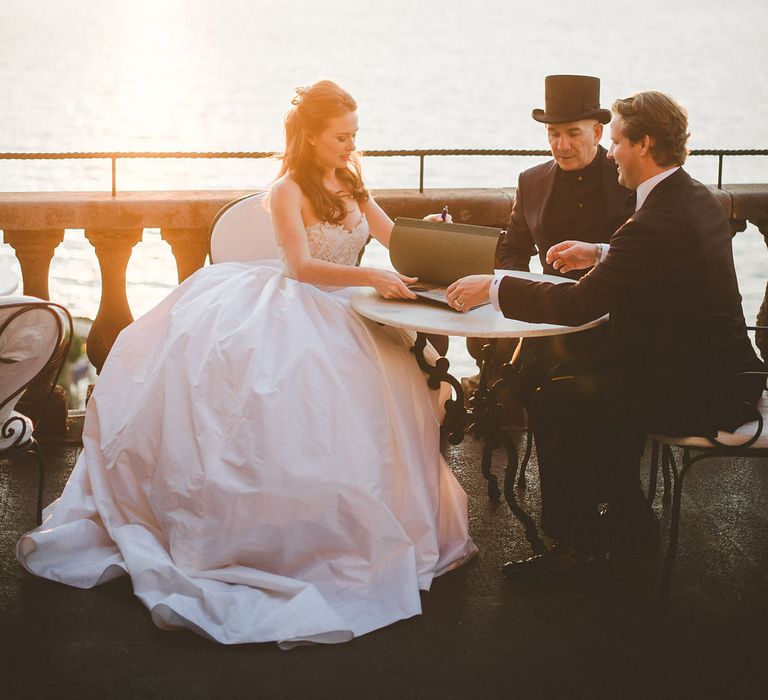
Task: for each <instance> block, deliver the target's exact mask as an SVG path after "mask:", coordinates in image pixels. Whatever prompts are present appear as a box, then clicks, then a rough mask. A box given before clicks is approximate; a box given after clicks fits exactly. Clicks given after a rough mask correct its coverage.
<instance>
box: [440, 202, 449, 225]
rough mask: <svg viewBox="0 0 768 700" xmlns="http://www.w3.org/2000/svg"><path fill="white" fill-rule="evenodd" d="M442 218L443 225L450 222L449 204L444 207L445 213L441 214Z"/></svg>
mask: <svg viewBox="0 0 768 700" xmlns="http://www.w3.org/2000/svg"><path fill="white" fill-rule="evenodd" d="M440 218H441V219H442V220H443V223H445V222H446V221H447V220H448V205H447V204H446V205H445V206H444V207H443V211H442V212H441V213H440Z"/></svg>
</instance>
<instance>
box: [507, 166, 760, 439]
mask: <svg viewBox="0 0 768 700" xmlns="http://www.w3.org/2000/svg"><path fill="white" fill-rule="evenodd" d="M499 304H500V307H501V309H502V311H503V313H504V315H505V316H507V317H510V318H517V319H522V320H525V321H533V322H545V323H557V324H566V325H579V324H582V323H585V322H587V321H590V320H592V319H595V318H598V317H600V316H602V315H604V314H606V313H609V314H610V339H609V353H608V369H609V371H610V372H614V373H618V374H617V376H619V375H621V376H622V377H624V378H626V377H629V378H631V380H632V381H631V384H630V385H631V386H633V387H636V388H637V394H636V395H634V396H628V397H627V400H629V401H636V402H637V403H638V406H640V407H641V409H642V412H643V415H644V416H645V419H646V420H647V421H648V426H647V428H648V429H649V430H658V431H663V432H666V433H672V434H698V435H712V434H714V433H715V431H716V428H717V427H726V426H727V425H730V424H732V423H733V422H735V421H738V417H737V416H734V415H730V414H729V415H727V416H723V415H720V414H719V413H718V409H717V405H719V404H721V403H722V402H721V401H720V399H717V400H715V399H713V398H712V394H711V392H710V389H709V388H710V387H711V386H712V385H713V382H714V381H715V380H717V379H719V378H722V377H725V376H727V375H730V374H733V373H735V372H740V371H745V370H757V369H763V366H762V363H761V362H760V361H759V360H758V359H757V356H756V355H755V352H754V350H753V348H752V345H751V343H750V342H749V339H748V337H747V333H746V329H745V323H744V316H743V312H742V308H741V296H740V294H739V290H738V286H737V281H736V273H735V270H734V264H733V255H732V250H731V229H730V225H729V222H728V219H727V218H726V216H725V213H724V211H723V209H722V207H721V206H720V204H719V203H718V202H717V200H716V199H715V197H714V196H713V195H712V193H711V192H710V191H709V190H708V189H707V188H706V187H705V186H704V185H702V184H701V183H699V182H697V181H696V180H693V179H692V178H691V177H690V176H689V175H688V174H687V173H686V172H685V171H684V170H682V169H680V170H678V171H676V172H675V173H673V174H672V175H670V176H669V177H667V178H666V179H664V180H662V181H661V182H660V183H659V184H658V185H656V186H655V187H654V188H653V189H652V190H651V192H650V194H649V196H648V198H647V199H646V201H645V203H644V204H643V206H642V207H641V209H639V210H638V211H637V212H635V213H634V214H633V215H632V216H631V218H630V219H629V220H628V221H627V222H626V223H625V224H624V225H623V226H621V227H620V228H619V229H618V231H616V232H615V233H614V235H613V236H612V237H611V239H610V251H609V252H608V254H607V256H606V257H605V259H604V260H603V262H601V263H600V264H599V265H597V266H596V267H594V268H593V269H592V270H591V271H590V272H589V273H588V274H586V275H585V276H584V277H582V278H581V280H580V281H579V282H578V283H577V284H573V285H553V284H548V283H540V282H530V281H528V280H522V279H515V278H512V277H507V278H505V279H504V280H503V281H502V282H501V284H500V287H499ZM763 381H764V380H763ZM736 391H737V393H740V394H743V398H748V399H749V400H750V401H751V400H754V399H756V397H757V396H758V395H759V391H760V387H759V385H757V384H754V385H751V386H749V387H741V388H739V389H738V390H736ZM720 398H722V397H720Z"/></svg>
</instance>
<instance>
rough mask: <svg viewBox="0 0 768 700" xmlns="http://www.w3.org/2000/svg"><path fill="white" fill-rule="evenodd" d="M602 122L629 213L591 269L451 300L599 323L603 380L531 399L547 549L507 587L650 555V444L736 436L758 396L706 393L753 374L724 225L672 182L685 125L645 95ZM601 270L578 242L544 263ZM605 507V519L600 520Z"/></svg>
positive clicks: (481, 282)
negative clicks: (644, 473) (567, 280)
mask: <svg viewBox="0 0 768 700" xmlns="http://www.w3.org/2000/svg"><path fill="white" fill-rule="evenodd" d="M612 111H613V118H612V121H611V147H610V151H609V157H610V158H612V159H613V160H615V162H616V164H617V166H618V179H619V183H621V184H622V185H624V186H625V187H628V188H630V189H632V190H635V191H636V194H637V201H636V205H635V212H634V214H633V215H632V216H631V217H630V219H629V220H628V221H627V222H626V223H625V224H624V225H623V226H621V227H620V228H619V229H618V230H617V231H616V233H615V234H614V235H613V236H612V237H611V239H610V242H609V245H608V246H607V250H606V251H604V252H603V255H602V259H601V260H600V261H599V263H598V264H597V265H595V267H594V268H593V269H592V270H591V271H590V272H589V273H588V274H587V275H585V276H584V277H582V278H581V279H580V280H579V281H578V282H577V283H576V284H573V285H554V284H548V283H541V282H531V281H529V280H523V279H516V278H514V277H509V276H507V277H505V276H503V273H499V274H498V275H497V276H495V277H494V276H489V275H475V276H472V277H465V278H463V279H461V280H458V281H457V282H455V283H454V284H453V285H451V287H449V290H448V300H449V302H450V303H451V304H453V306H454V307H455V308H456V309H461V310H465V311H466V310H467V309H470V308H472V307H473V306H476V305H477V304H479V303H481V302H483V301H487V300H488V298H489V296H490V299H491V301H492V303H493V304H494V306H496V308H498V309H500V310H501V311H502V313H503V314H504V315H505V316H507V317H509V318H516V319H521V320H524V321H532V322H544V323H556V324H565V325H580V324H582V323H585V322H587V321H590V320H592V319H594V318H598V317H599V316H602V315H603V314H606V313H610V339H609V350H608V357H607V360H606V362H605V363H604V366H603V367H601V368H593V369H591V370H585V371H584V372H583V373H581V374H577V375H576V376H572V377H567V378H561V379H560V380H554V381H552V382H550V383H548V384H545V385H544V386H543V387H541V389H540V390H539V391H537V392H536V393H535V396H534V401H533V405H532V411H533V413H534V420H535V421H536V425H537V427H538V429H539V430H538V432H537V450H538V462H539V470H540V475H541V498H542V529H543V530H544V531H545V532H546V533H547V534H548V535H550V536H552V537H553V538H554V539H555V541H556V544H555V545H554V546H553V547H552V548H551V549H550V550H548V551H547V552H545V553H544V554H542V555H539V556H535V557H532V558H530V559H526V560H523V561H517V562H509V563H507V564H505V565H504V573H505V574H506V575H507V576H510V577H541V576H551V575H554V574H562V573H564V572H570V571H574V570H577V569H582V568H585V567H591V566H594V565H597V564H600V563H604V562H605V561H607V559H608V554H609V552H610V550H616V549H628V548H629V549H631V548H632V547H631V545H632V544H637V545H638V547H637V548H638V549H639V548H640V547H641V546H642V545H643V544H644V543H645V542H649V543H650V541H651V540H653V537H654V534H655V529H654V528H655V526H656V522H655V518H654V515H653V511H652V510H651V508H650V506H649V505H648V503H647V501H646V500H645V498H644V497H643V493H642V491H641V488H640V482H639V477H638V473H639V464H640V458H641V456H642V452H643V447H644V442H645V435H646V434H647V433H649V432H661V433H666V434H672V435H704V436H714V435H715V434H716V432H717V430H718V428H730V429H733V428H735V427H736V426H737V425H740V424H741V423H743V422H745V419H744V418H743V417H742V415H740V412H739V409H738V404H739V402H740V401H748V402H750V403H752V404H754V403H755V402H756V401H757V398H758V397H759V395H760V393H761V391H762V384H763V383H764V380H763V379H761V378H758V379H756V380H755V381H751V382H749V383H746V384H743V385H741V386H736V387H732V388H731V389H729V390H728V391H727V392H726V391H725V390H720V391H714V390H713V387H716V386H718V381H719V380H722V379H724V378H725V377H727V376H729V375H731V374H734V373H737V372H741V371H746V370H759V369H763V366H762V363H761V362H760V361H759V360H758V359H757V356H756V355H755V352H754V350H753V348H752V345H751V343H750V342H749V339H748V337H747V333H746V328H745V323H744V316H743V312H742V309H741V297H740V295H739V290H738V286H737V282H736V273H735V270H734V265H733V256H732V250H731V229H730V226H729V222H728V219H727V218H726V216H725V213H724V212H723V209H722V207H721V206H720V204H719V203H718V202H717V200H716V199H715V197H714V196H713V195H712V193H711V192H710V191H709V190H708V189H707V188H706V187H705V186H704V185H702V184H701V183H699V182H697V181H696V180H693V179H692V178H691V177H690V176H689V175H688V173H686V172H685V171H684V170H683V169H682V167H681V166H682V165H683V163H684V162H685V157H686V154H687V151H686V146H685V144H686V140H687V138H688V121H687V114H686V112H685V110H684V109H683V108H682V107H681V106H680V105H679V104H677V102H675V101H674V100H673V99H672V98H670V97H669V96H667V95H664V94H662V93H659V92H653V91H651V92H641V93H638V94H636V95H633V96H631V97H628V98H626V99H620V100H617V101H616V102H614V104H613V110H612ZM596 257H597V258H600V256H599V255H598V244H594V243H586V242H577V241H566V242H565V243H561V244H557V245H555V246H553V247H551V248H550V249H549V251H548V252H547V261H548V262H549V263H551V264H552V265H553V267H554V268H555V269H556V270H561V269H563V268H564V267H568V268H583V267H588V266H590V265H592V264H593V262H594V261H595V260H596ZM720 386H722V385H720ZM727 407H735V408H727ZM605 502H607V503H609V504H610V508H611V510H610V511H609V512H608V513H607V514H606V516H605V517H601V515H600V514H599V512H598V504H599V503H605ZM606 517H607V522H606ZM606 525H607V528H606ZM606 529H607V530H608V537H607V540H606V537H605V532H606ZM626 545H630V546H629V547H627V546H626Z"/></svg>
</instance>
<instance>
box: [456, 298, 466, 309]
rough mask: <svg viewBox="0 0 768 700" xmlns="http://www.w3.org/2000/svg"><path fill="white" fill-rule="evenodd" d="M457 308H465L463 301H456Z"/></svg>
mask: <svg viewBox="0 0 768 700" xmlns="http://www.w3.org/2000/svg"><path fill="white" fill-rule="evenodd" d="M456 306H460V307H461V308H464V302H463V301H459V300H458V299H457V300H456Z"/></svg>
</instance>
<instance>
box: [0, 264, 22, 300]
mask: <svg viewBox="0 0 768 700" xmlns="http://www.w3.org/2000/svg"><path fill="white" fill-rule="evenodd" d="M18 286H19V278H18V277H17V276H16V273H15V272H13V271H12V270H9V269H8V268H7V267H3V266H2V265H0V296H8V295H9V294H13V293H14V292H15V291H16V288H17V287H18Z"/></svg>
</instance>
